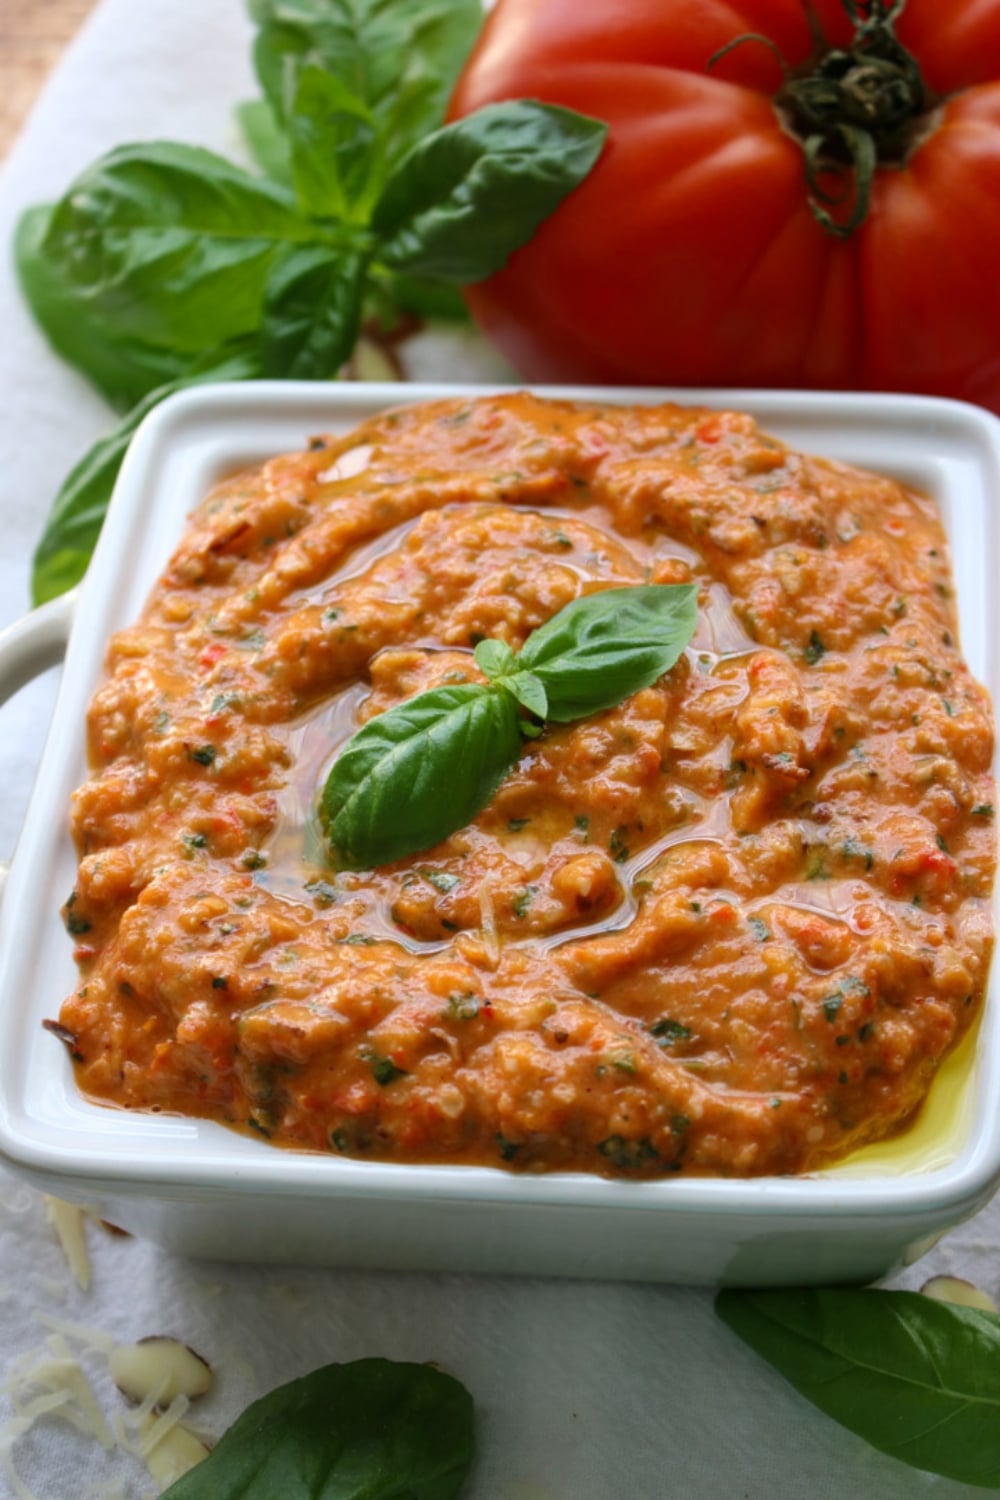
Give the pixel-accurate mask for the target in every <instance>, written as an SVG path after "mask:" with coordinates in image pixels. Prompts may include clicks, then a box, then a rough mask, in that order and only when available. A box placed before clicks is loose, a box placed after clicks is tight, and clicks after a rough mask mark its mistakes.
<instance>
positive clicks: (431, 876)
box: [420, 870, 462, 896]
mask: <svg viewBox="0 0 1000 1500" xmlns="http://www.w3.org/2000/svg"><path fill="white" fill-rule="evenodd" d="M420 873H421V875H422V876H423V877H424V879H425V880H426V881H428V882H429V883H430V884H431V885H432V886H433V887H434V889H435V890H436V891H440V892H441V894H442V895H443V896H446V895H447V894H448V892H449V891H453V890H454V889H455V887H456V885H458V884H459V883H460V881H461V878H462V877H461V876H460V875H449V873H448V872H447V870H421V871H420Z"/></svg>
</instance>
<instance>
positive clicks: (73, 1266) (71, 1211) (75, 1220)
mask: <svg viewBox="0 0 1000 1500" xmlns="http://www.w3.org/2000/svg"><path fill="white" fill-rule="evenodd" d="M45 1212H46V1213H47V1214H48V1217H49V1223H50V1224H51V1225H52V1227H53V1229H54V1230H55V1232H56V1234H57V1236H58V1238H59V1243H60V1245H61V1246H62V1249H63V1254H64V1255H65V1257H66V1260H67V1261H68V1263H69V1268H70V1270H71V1272H72V1273H73V1278H74V1280H75V1281H76V1283H77V1285H78V1286H79V1287H80V1288H81V1289H82V1290H83V1291H87V1289H88V1288H89V1286H90V1257H89V1256H88V1254H87V1246H86V1242H85V1241H84V1238H83V1220H84V1216H85V1214H86V1213H87V1210H86V1209H85V1208H81V1207H80V1205H79V1204H78V1203H64V1202H63V1200H62V1199H61V1198H53V1197H51V1196H50V1195H49V1194H48V1193H46V1195H45Z"/></svg>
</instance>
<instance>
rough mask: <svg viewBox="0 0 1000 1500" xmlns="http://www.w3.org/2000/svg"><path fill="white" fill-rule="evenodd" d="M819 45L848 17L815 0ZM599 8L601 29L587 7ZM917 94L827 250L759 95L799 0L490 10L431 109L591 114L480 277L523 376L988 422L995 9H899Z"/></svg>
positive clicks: (480, 299)
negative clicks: (888, 159) (889, 396)
mask: <svg viewBox="0 0 1000 1500" xmlns="http://www.w3.org/2000/svg"><path fill="white" fill-rule="evenodd" d="M813 9H814V10H815V12H816V14H817V16H818V19H819V22H820V25H821V26H822V29H823V32H824V34H825V36H826V38H827V39H828V41H829V42H830V43H831V44H832V45H835V46H839V47H844V46H847V45H849V43H850V40H851V27H850V24H849V22H848V20H847V16H846V13H845V10H844V7H843V6H842V4H841V3H840V0H816V3H814V6H813ZM611 17H613V19H609V18H611ZM896 32H897V35H898V38H899V41H900V42H901V43H902V44H903V45H904V46H905V47H906V48H908V49H909V50H910V51H911V53H912V54H913V56H914V57H915V58H916V61H917V63H918V64H919V66H920V69H921V72H922V75H923V77H924V81H925V83H926V85H927V88H928V89H929V90H930V91H931V94H932V96H933V100H934V102H933V106H932V109H931V111H930V113H929V114H927V115H926V116H924V117H923V121H922V124H921V131H920V134H919V137H918V139H917V142H916V144H915V145H914V146H913V147H912V149H911V150H910V152H909V154H908V155H907V157H906V159H905V161H904V162H903V164H902V165H879V167H878V168H877V170H876V174H875V180H874V183H873V187H872V194H871V203H870V207H869V211H868V214H867V216H866V217H865V219H864V220H863V222H862V223H861V224H860V225H859V227H858V228H857V229H856V230H855V231H854V232H853V233H852V234H851V235H850V236H849V237H848V238H846V239H837V238H836V237H834V236H833V235H831V234H830V233H828V232H827V231H826V230H825V229H824V228H823V227H822V226H821V225H820V224H819V223H818V222H817V221H816V219H815V217H814V214H813V212H812V209H811V207H810V203H809V195H810V190H809V186H808V184H807V180H806V173H805V166H804V158H803V153H802V148H801V145H800V143H799V141H798V140H797V139H796V138H795V137H794V135H793V134H792V132H791V131H790V129H789V128H788V127H787V125H786V124H785V123H784V122H783V120H782V119H781V118H780V117H779V113H778V111H777V109H776V108H775V104H774V98H775V95H776V94H777V93H778V91H779V90H780V88H781V86H782V83H783V77H784V75H783V72H782V66H781V63H780V62H779V60H778V57H777V55H776V53H775V52H774V51H772V50H771V49H770V48H768V47H767V46H765V45H764V44H762V43H761V42H759V41H746V42H744V43H742V44H741V45H740V46H738V47H735V48H733V49H732V50H731V51H729V52H727V53H726V54H725V55H724V56H722V57H719V58H717V59H716V61H715V63H714V64H712V63H711V59H712V58H713V56H714V55H715V54H716V53H718V52H719V50H720V49H721V48H724V47H726V46H727V44H729V43H731V42H733V41H734V40H735V39H736V38H737V37H738V36H740V35H741V34H745V33H757V34H759V35H763V36H765V37H767V38H769V39H770V40H771V41H773V43H774V45H775V47H776V48H777V49H778V50H779V51H780V53H781V56H782V57H783V58H784V59H785V61H786V63H787V64H788V66H789V67H791V68H792V69H795V68H799V67H802V66H803V65H804V64H806V63H807V62H808V61H809V59H810V58H811V57H813V56H814V55H815V46H814V40H813V37H812V35H811V33H810V29H809V25H808V22H807V19H806V11H805V7H804V5H803V4H802V3H801V0H739V3H732V4H722V3H717V0H705V3H703V4H699V5H697V6H692V5H691V4H690V3H689V0H683V3H682V0H621V3H620V4H619V5H617V6H615V7H614V8H613V11H611V10H609V8H608V6H607V5H606V4H604V3H603V0H499V3H498V4H497V6H496V8H495V9H494V10H493V12H492V13H491V15H490V16H489V18H488V20H487V22H486V25H485V26H484V29H483V33H482V36H481V38H480V40H479V43H478V45H477V47H476V49H475V51H474V52H473V54H472V56H471V58H470V60H469V62H468V64H467V65H466V69H465V71H464V73H463V75H462V77H461V79H460V80H459V83H458V86H457V89H456V91H455V94H454V97H453V99H452V103H451V107H450V111H449V113H450V116H451V117H452V118H457V117H459V116H462V115H465V114H468V113H469V112H471V111H472V110H474V109H478V108H479V107H481V106H482V105H483V104H487V103H491V102H494V101H497V100H500V99H510V98H536V99H541V100H544V101H546V102H550V103H555V104H561V105H564V106H566V107H568V108H571V109H576V110H580V111H581V112H583V113H586V114H590V115H593V116H595V117H596V118H599V119H602V120H605V121H606V122H607V123H608V125H609V127H610V131H609V139H608V144H607V146H606V147H605V151H604V153H603V155H602V157H601V159H600V160H599V161H598V163H597V165H596V166H595V167H594V169H593V171H592V172H591V174H590V176H589V177H588V178H587V179H586V180H585V181H584V182H583V183H582V184H581V186H580V187H579V188H577V189H576V191H575V192H573V193H572V194H571V195H570V197H569V198H567V199H566V201H565V202H564V203H563V204H562V206H561V207H560V208H559V209H558V210H557V212H556V213H555V214H553V216H552V217H551V218H550V219H548V220H547V221H546V222H545V223H544V224H543V225H542V226H541V228H540V229H539V231H538V233H537V234H536V236H535V238H534V240H533V241H532V242H531V243H530V244H528V245H527V246H525V247H524V248H523V249H521V250H519V251H517V252H516V253H515V255H513V256H512V257H511V260H510V262H509V264H508V265H507V266H506V267H505V268H504V269H503V270H502V271H500V272H498V273H497V274H496V275H495V276H493V277H491V278H489V279H488V280H487V281H484V282H481V283H479V284H478V285H476V286H473V287H470V288H468V289H467V293H466V296H467V301H468V304H469V307H470V309H471V311H472V313H473V316H474V317H475V318H476V321H477V322H478V323H479V324H480V326H481V327H482V329H483V330H484V332H485V333H486V334H487V335H488V336H489V337H490V338H491V339H492V340H493V342H494V343H496V344H497V345H498V347H499V348H500V349H501V350H502V351H503V353H504V354H505V355H506V356H507V357H508V358H509V359H510V360H511V361H512V363H513V364H514V365H515V367H516V368H517V369H518V370H519V371H520V373H521V374H522V375H523V376H525V377H526V378H528V379H532V380H536V381H574V380H576V381H589V382H599V383H609V384H624V383H634V384H651V385H675V386H717V385H727V386H790V387H805V388H811V389H817V388H832V389H862V390H910V391H921V392H927V393H930V394H938V395H946V396H954V397H959V398H963V399H966V400H971V401H977V402H979V403H981V404H982V405H984V406H987V407H990V408H991V409H993V410H994V411H1000V274H998V272H997V267H998V266H1000V0H953V3H952V4H950V5H948V6H942V5H941V4H940V0H908V4H907V6H906V9H905V10H904V12H903V14H902V16H901V17H900V19H899V21H898V24H897V27H896Z"/></svg>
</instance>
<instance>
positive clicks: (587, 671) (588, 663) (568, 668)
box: [518, 583, 698, 723]
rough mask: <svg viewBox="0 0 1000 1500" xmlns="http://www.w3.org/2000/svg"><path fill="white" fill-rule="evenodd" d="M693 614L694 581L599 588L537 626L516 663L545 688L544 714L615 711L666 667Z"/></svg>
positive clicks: (561, 716)
mask: <svg viewBox="0 0 1000 1500" xmlns="http://www.w3.org/2000/svg"><path fill="white" fill-rule="evenodd" d="M697 618H698V589H697V586H696V585H695V584H693V583H691V584H683V583H682V584H646V585H642V586H638V587H636V588H622V589H603V590H602V591H601V592H600V593H597V594H587V595H586V596H585V597H584V598H583V599H577V600H575V601H574V603H572V604H568V605H567V606H566V608H565V609H561V610H560V611H559V613H558V614H556V615H553V617H552V619H551V620H548V621H547V622H546V623H545V624H544V625H542V626H541V627H540V628H539V629H538V630H536V631H534V632H533V634H531V635H530V636H529V637H528V639H527V641H526V642H525V645H524V649H523V651H521V653H520V655H519V657H518V665H519V666H520V667H522V668H526V669H527V670H529V671H530V672H532V673H533V674H534V676H536V677H537V678H538V679H539V681H540V682H541V683H542V686H543V687H544V688H545V691H546V693H547V694H548V700H549V708H548V714H547V717H548V718H550V719H554V720H555V721H556V722H557V723H565V722H567V721H568V720H570V719H579V718H581V717H582V716H583V715H584V714H595V713H598V712H600V710H601V709H604V708H612V707H613V706H614V705H615V704H616V703H620V702H621V701H622V699H623V698H627V697H628V696H629V695H630V694H631V693H638V692H639V691H640V689H642V688H644V687H649V686H650V685H651V684H652V683H654V682H656V680H657V678H659V677H662V676H663V674H664V672H669V670H670V668H671V667H672V666H673V665H674V663H675V662H676V661H677V659H678V657H679V656H680V654H681V652H682V651H683V650H684V647H685V646H686V645H687V643H688V641H689V640H690V639H691V637H692V635H693V634H694V628H695V624H696V623H697Z"/></svg>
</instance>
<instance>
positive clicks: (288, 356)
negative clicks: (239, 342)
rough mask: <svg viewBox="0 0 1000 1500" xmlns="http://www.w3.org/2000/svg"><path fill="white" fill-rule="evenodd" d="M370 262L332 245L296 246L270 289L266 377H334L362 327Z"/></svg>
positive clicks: (264, 340)
mask: <svg viewBox="0 0 1000 1500" xmlns="http://www.w3.org/2000/svg"><path fill="white" fill-rule="evenodd" d="M367 267H368V258H367V256H365V255H363V254H359V253H357V252H355V251H352V250H332V249H330V247H329V246H327V245H290V246H288V247H287V248H286V249H285V250H284V251H283V252H282V254H281V256H280V258H279V259H278V260H277V261H275V263H274V265H273V266H272V268H271V272H270V275H269V276H268V279H267V285H266V287H265V289H264V317H263V321H262V324H261V356H262V359H263V365H264V374H265V375H266V376H270V377H274V378H278V379H286V380H328V379H332V377H333V376H335V375H336V373H337V371H338V370H339V369H340V367H341V365H342V364H344V362H345V361H346V360H347V359H348V358H349V357H350V354H351V350H352V349H353V348H354V344H355V341H356V339H357V336H358V328H359V326H360V323H361V308H362V302H363V298H364V287H365V276H366V272H367Z"/></svg>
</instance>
